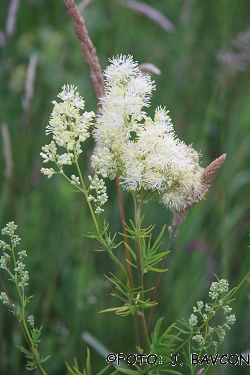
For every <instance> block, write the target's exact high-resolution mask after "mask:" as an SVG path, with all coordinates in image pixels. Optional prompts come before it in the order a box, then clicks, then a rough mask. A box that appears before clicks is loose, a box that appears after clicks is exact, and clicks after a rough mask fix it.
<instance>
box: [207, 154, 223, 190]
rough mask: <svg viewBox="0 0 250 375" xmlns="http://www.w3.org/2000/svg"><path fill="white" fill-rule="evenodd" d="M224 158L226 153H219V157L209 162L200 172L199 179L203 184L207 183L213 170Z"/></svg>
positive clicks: (219, 165) (215, 169)
mask: <svg viewBox="0 0 250 375" xmlns="http://www.w3.org/2000/svg"><path fill="white" fill-rule="evenodd" d="M225 159H226V154H223V155H221V156H220V157H219V158H217V159H215V160H214V161H212V163H210V164H209V165H208V166H207V168H205V169H204V170H203V172H202V174H201V180H202V182H203V183H204V184H206V185H207V184H208V183H209V182H210V181H211V179H212V177H213V175H214V174H215V172H216V171H217V170H218V169H219V168H220V167H221V165H222V164H223V163H224V161H225Z"/></svg>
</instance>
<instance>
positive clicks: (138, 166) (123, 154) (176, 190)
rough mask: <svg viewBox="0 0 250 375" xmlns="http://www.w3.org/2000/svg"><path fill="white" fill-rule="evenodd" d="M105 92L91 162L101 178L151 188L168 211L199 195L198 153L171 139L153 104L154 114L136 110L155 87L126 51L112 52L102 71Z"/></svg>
mask: <svg viewBox="0 0 250 375" xmlns="http://www.w3.org/2000/svg"><path fill="white" fill-rule="evenodd" d="M104 75H105V79H106V89H105V95H104V96H103V98H102V99H101V104H102V107H101V110H100V111H99V114H98V116H97V121H96V126H95V130H94V132H93V135H94V138H95V140H96V141H97V146H98V147H97V149H96V152H95V154H94V155H93V157H92V166H93V167H94V168H95V170H96V172H97V173H99V174H101V175H102V176H103V177H109V178H111V179H113V178H114V177H115V175H116V174H118V175H119V176H120V180H121V184H122V186H123V187H124V188H125V189H127V190H132V191H140V189H144V190H146V191H152V192H157V193H158V194H159V195H160V196H161V199H162V201H163V202H164V203H165V205H166V206H168V207H169V208H170V209H172V210H173V211H177V210H184V209H185V208H187V207H188V206H190V205H192V204H193V203H194V202H196V201H198V200H200V199H202V198H203V196H204V194H205V189H204V185H203V183H202V181H201V172H202V168H201V167H200V165H199V155H198V153H197V152H196V151H195V150H194V149H193V148H192V147H190V146H187V145H185V144H184V143H183V142H181V141H180V140H179V139H178V138H176V136H175V133H174V130H173V125H172V122H171V118H170V117H169V115H168V111H166V110H165V109H164V108H160V107H159V108H157V109H156V111H155V115H154V119H151V118H150V117H148V116H147V115H146V114H145V112H144V111H143V110H142V109H143V107H148V106H149V101H150V96H151V93H152V90H154V89H155V86H154V84H153V82H152V81H151V79H150V77H149V76H143V75H142V74H141V72H140V70H139V69H138V65H137V63H135V62H134V61H133V59H132V57H131V56H118V57H117V58H114V59H112V60H111V64H110V65H109V66H108V67H107V69H106V70H105V72H104Z"/></svg>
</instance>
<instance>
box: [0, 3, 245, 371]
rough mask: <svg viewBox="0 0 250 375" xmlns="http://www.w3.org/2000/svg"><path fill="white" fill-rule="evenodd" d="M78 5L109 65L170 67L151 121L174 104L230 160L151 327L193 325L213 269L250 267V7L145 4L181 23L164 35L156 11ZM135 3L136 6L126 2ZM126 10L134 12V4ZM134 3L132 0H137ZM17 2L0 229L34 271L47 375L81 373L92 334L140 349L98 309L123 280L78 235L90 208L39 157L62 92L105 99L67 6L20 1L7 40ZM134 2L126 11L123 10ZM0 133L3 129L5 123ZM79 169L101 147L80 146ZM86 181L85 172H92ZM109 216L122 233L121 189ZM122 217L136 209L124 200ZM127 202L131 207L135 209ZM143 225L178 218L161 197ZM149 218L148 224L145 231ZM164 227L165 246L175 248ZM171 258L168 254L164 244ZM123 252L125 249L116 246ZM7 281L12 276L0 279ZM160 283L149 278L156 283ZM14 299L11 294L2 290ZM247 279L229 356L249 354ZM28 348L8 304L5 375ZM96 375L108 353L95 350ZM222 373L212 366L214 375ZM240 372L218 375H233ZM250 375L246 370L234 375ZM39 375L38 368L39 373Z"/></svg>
mask: <svg viewBox="0 0 250 375" xmlns="http://www.w3.org/2000/svg"><path fill="white" fill-rule="evenodd" d="M87 3H89V5H88V6H87V7H86V9H85V11H84V19H85V22H86V26H87V29H88V32H89V35H90V38H91V39H92V41H93V44H94V45H95V47H96V49H97V54H98V56H99V59H100V63H101V66H102V68H103V69H104V68H105V67H106V65H107V64H108V58H111V57H112V56H115V55H117V54H120V53H123V54H131V55H133V57H134V59H135V60H137V61H138V62H139V63H143V62H150V63H152V64H155V65H156V66H157V67H158V68H159V69H160V70H161V72H162V74H161V75H160V76H157V75H153V77H152V78H153V79H154V80H155V83H156V85H157V90H156V91H155V92H154V94H153V98H152V107H151V109H150V110H149V113H150V114H152V113H153V110H154V109H155V108H156V107H157V106H158V105H161V106H166V108H167V109H169V110H170V115H171V117H172V119H173V124H174V127H175V130H176V134H177V136H178V137H179V138H180V139H182V140H184V141H185V143H187V144H190V143H192V144H193V146H194V148H195V149H196V150H198V151H200V152H201V153H202V154H203V157H202V165H203V166H204V167H205V166H207V165H208V164H209V163H210V162H211V161H212V160H214V159H215V158H216V157H218V156H220V155H221V154H223V153H226V154H227V159H226V162H225V163H224V165H223V166H222V168H221V169H220V170H219V172H217V174H216V178H215V179H214V181H213V182H212V186H211V188H210V191H209V193H208V195H207V197H206V200H204V201H202V202H200V203H199V204H197V205H196V206H195V207H193V208H192V209H191V210H190V212H189V214H188V217H187V219H186V221H185V222H184V223H183V224H182V226H181V227H180V230H179V234H178V236H177V237H176V239H175V242H174V246H173V248H172V252H171V254H170V256H169V257H168V260H167V268H168V269H169V271H168V272H167V273H165V274H164V277H163V279H162V283H161V286H160V291H159V294H158V302H159V305H158V306H157V308H155V311H154V314H155V315H154V318H153V322H152V323H153V324H154V323H155V322H156V321H157V319H158V318H160V317H161V316H164V317H165V319H164V326H165V327H167V326H168V325H169V324H171V323H172V322H174V321H176V320H177V319H180V318H181V317H185V318H186V319H187V318H188V317H189V315H190V313H191V312H192V306H193V305H194V304H195V302H196V301H197V300H204V301H206V302H207V301H208V288H209V286H210V284H211V281H213V280H214V276H213V274H217V275H218V276H219V277H220V278H226V279H228V280H229V283H230V287H235V286H237V285H238V283H239V282H240V280H241V279H242V278H243V277H244V275H245V274H246V273H247V271H248V270H249V267H250V256H249V248H248V246H249V242H250V241H249V233H250V226H249V223H250V198H249V196H250V194H249V192H250V189H249V188H250V79H249V75H250V8H249V1H248V0H241V1H233V0H210V1H201V0H196V1H195V0H170V1H161V0H146V1H145V3H144V4H148V5H151V6H153V7H154V8H155V9H156V10H158V11H159V12H160V13H161V14H162V15H164V16H165V17H167V18H168V19H169V20H170V21H171V22H172V24H173V29H172V31H167V30H165V29H163V27H162V26H161V25H159V23H157V22H155V21H153V20H152V19H151V18H150V17H149V16H150V12H149V14H148V16H147V15H143V14H140V13H138V12H136V11H135V10H133V9H132V8H131V7H129V6H128V5H129V2H125V3H123V2H122V1H119V0H93V1H91V2H86V1H85V2H82V4H83V5H84V4H85V5H86V4H87ZM132 3H133V2H132ZM132 3H131V2H130V5H131V4H132ZM134 3H135V2H134ZM9 5H10V1H7V0H4V1H1V3H0V30H1V33H0V45H1V48H0V54H1V56H0V124H3V123H6V124H7V126H8V129H9V133H10V139H11V149H12V158H13V170H12V173H11V175H10V176H9V177H8V175H6V160H5V158H4V147H3V144H4V142H3V132H2V133H1V140H0V142H1V152H0V226H1V228H3V227H4V226H5V224H6V223H7V222H8V221H12V220H14V221H15V223H16V224H18V226H19V228H18V234H19V235H20V236H21V238H22V247H23V248H24V249H26V250H27V253H28V259H27V267H28V270H29V274H30V285H29V287H28V293H29V294H31V295H34V296H35V297H34V298H33V299H32V301H31V303H30V304H29V305H28V310H30V311H29V312H30V314H33V315H34V316H35V321H36V324H37V325H38V326H39V325H43V334H42V343H41V351H42V354H43V355H44V356H46V355H48V354H51V355H52V358H51V359H50V360H49V361H48V362H47V363H46V364H45V368H46V370H47V371H48V373H49V374H51V375H59V374H65V373H66V370H65V364H64V361H65V360H67V361H68V362H69V363H70V364H73V359H74V357H76V358H77V361H78V363H79V366H80V368H82V366H83V364H84V362H85V359H86V344H85V343H84V341H83V340H82V338H81V334H82V332H90V333H91V334H92V335H94V336H95V337H96V338H97V339H98V340H100V342H102V343H103V344H105V345H106V346H107V347H108V348H109V349H110V350H111V352H115V353H119V352H126V353H133V352H135V344H134V333H133V322H132V319H131V318H129V317H128V318H123V319H122V318H119V317H116V316H114V315H113V314H98V312H99V311H100V310H102V309H104V308H107V307H110V306H112V305H114V304H117V301H114V298H112V297H111V296H110V292H111V291H110V289H109V285H108V284H107V282H106V279H105V277H104V274H106V275H107V274H108V273H109V271H112V272H116V270H115V267H114V265H113V264H112V262H111V261H110V259H109V258H108V256H107V255H106V254H104V253H98V252H94V251H93V250H94V249H96V248H97V246H98V245H97V244H95V243H93V242H91V241H90V240H88V239H87V238H86V237H84V236H83V235H82V234H83V233H87V232H88V231H91V230H92V229H93V227H92V225H91V222H90V220H89V214H88V209H87V207H86V204H85V202H84V201H83V200H82V199H81V197H80V196H79V195H78V194H76V193H74V192H73V189H72V187H71V186H69V185H68V183H67V182H66V181H64V180H63V178H62V177H60V176H56V177H53V178H52V179H51V180H48V179H46V178H45V177H44V176H42V175H41V174H40V172H39V171H40V168H41V166H42V161H41V157H40V156H39V153H40V151H41V147H42V146H43V145H44V144H46V143H48V139H47V138H46V137H45V126H46V124H47V122H48V119H49V116H50V112H51V109H52V104H51V101H52V100H54V99H56V95H57V93H58V92H59V91H60V87H61V86H62V85H63V84H74V85H76V86H77V87H78V90H79V92H80V94H81V95H83V96H84V98H85V100H86V110H87V111H90V110H96V108H97V102H96V99H95V94H94V91H93V87H92V83H91V80H90V77H89V70H88V67H87V65H86V63H85V61H84V60H83V57H82V54H81V50H80V43H79V41H78V39H77V38H76V36H75V34H74V31H73V28H72V25H71V19H70V17H69V15H68V13H67V9H66V7H65V5H64V3H63V1H61V0H54V1H50V0H23V1H21V2H20V5H19V8H18V11H17V18H16V25H15V26H16V27H15V31H14V32H13V35H9V36H8V35H7V34H8V32H7V31H6V22H7V15H8V11H9ZM126 5H127V6H126ZM31 56H36V58H37V65H36V70H35V80H34V93H33V95H32V97H31V100H30V102H29V103H28V105H26V108H24V98H25V80H26V75H27V69H28V65H29V60H30V58H31ZM2 128H3V126H2ZM84 147H85V152H84V153H83V154H82V158H81V163H82V168H83V169H84V168H85V167H86V165H87V161H88V158H89V154H90V152H91V150H92V148H93V144H92V143H91V142H86V145H84ZM86 173H87V171H86ZM108 193H109V205H107V208H106V211H105V212H106V215H107V217H108V220H109V221H110V228H111V229H112V232H115V231H121V225H120V224H119V223H120V216H119V207H118V200H117V194H116V188H115V184H114V182H111V183H108ZM123 196H124V203H125V207H126V216H127V219H128V218H132V216H133V211H132V202H131V199H130V197H129V195H128V194H127V193H125V192H124V194H123ZM130 208H131V210H130ZM145 213H146V215H147V219H146V223H147V224H150V223H156V224H157V225H156V229H155V235H157V233H159V231H160V229H161V228H162V226H163V225H164V224H165V223H167V224H170V223H171V220H172V214H171V213H170V212H168V211H167V210H166V209H165V208H164V207H162V206H161V205H160V204H158V203H157V202H153V203H150V204H148V206H146V207H145ZM146 223H145V224H146ZM167 237H168V236H167V233H166V234H165V237H164V240H165V243H167ZM162 250H163V248H162ZM118 254H119V256H121V257H122V255H123V249H120V250H118ZM1 275H2V277H3V278H4V280H5V281H6V277H5V275H4V274H3V272H2V271H1ZM154 279H155V276H154V275H153V276H151V275H148V278H147V283H148V285H152V284H151V283H153V282H154ZM8 288H9V289H8V290H9V293H10V295H11V296H12V295H13V292H14V290H13V289H12V286H11V285H9V286H8ZM249 293H250V291H249V283H245V285H244V286H243V287H242V288H241V290H240V292H239V293H238V295H237V297H236V301H235V302H233V305H232V306H233V312H234V313H235V314H236V318H237V322H236V325H235V326H233V327H232V329H231V331H229V332H227V335H226V341H225V344H224V346H223V348H222V351H223V352H228V353H242V352H246V351H249V350H250V334H249V332H250V319H249V317H250V299H249V298H250V297H249ZM21 344H24V340H23V337H22V334H21V331H20V329H19V326H18V324H17V322H16V320H15V319H14V317H13V316H12V315H11V314H10V313H9V311H8V310H7V309H6V307H5V306H0V374H1V375H16V374H20V375H21V374H27V371H26V370H25V359H24V358H23V356H22V354H21V353H20V352H19V350H18V349H17V348H16V345H21ZM91 357H92V359H93V373H95V372H97V370H100V369H101V368H102V367H104V366H105V359H104V358H101V357H100V356H99V355H98V354H97V353H95V351H94V350H91ZM213 371H215V372H213ZM236 372H237V373H238V370H237V368H236V367H234V366H231V367H230V366H229V367H224V366H223V367H218V368H217V367H216V368H214V369H211V370H210V373H211V374H213V373H216V374H235V373H236ZM240 372H241V374H247V373H249V370H248V367H247V366H245V367H241V368H240ZM34 373H36V372H34Z"/></svg>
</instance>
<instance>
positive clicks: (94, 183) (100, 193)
mask: <svg viewBox="0 0 250 375" xmlns="http://www.w3.org/2000/svg"><path fill="white" fill-rule="evenodd" d="M88 178H89V181H90V185H89V189H90V190H95V193H96V194H95V195H96V197H94V196H93V195H91V194H89V195H88V198H87V200H88V201H89V202H90V201H93V202H94V204H95V206H96V210H95V213H96V214H100V213H101V212H103V211H104V210H103V209H102V208H101V206H103V205H104V204H105V203H106V202H107V200H108V196H107V193H106V186H105V184H104V181H103V179H99V177H98V176H94V177H93V178H92V177H91V176H88Z"/></svg>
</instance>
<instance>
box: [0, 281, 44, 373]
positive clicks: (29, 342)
mask: <svg viewBox="0 0 250 375" xmlns="http://www.w3.org/2000/svg"><path fill="white" fill-rule="evenodd" d="M0 282H1V284H2V286H3V289H4V291H5V294H6V296H7V298H8V301H9V304H10V306H11V308H12V311H13V313H14V315H15V317H16V320H17V322H18V324H19V326H20V328H21V331H22V333H23V336H24V338H25V340H26V342H27V344H28V347H29V348H30V351H31V353H32V355H33V358H34V361H35V362H36V365H37V369H38V370H39V372H40V374H41V375H46V372H45V371H44V370H43V368H42V366H41V364H40V363H39V361H38V359H37V357H36V355H35V353H34V350H33V348H32V344H31V340H30V339H29V338H28V336H27V333H26V332H25V329H24V328H23V325H22V322H21V320H20V319H19V316H18V315H17V312H16V309H15V307H14V305H13V303H12V301H11V299H10V296H9V294H8V291H7V289H6V287H5V285H4V282H3V280H2V278H1V277H0ZM26 329H27V327H26Z"/></svg>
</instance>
